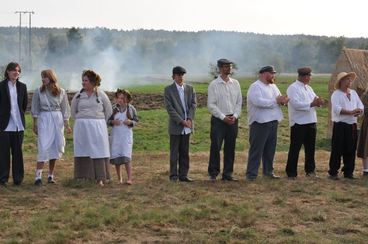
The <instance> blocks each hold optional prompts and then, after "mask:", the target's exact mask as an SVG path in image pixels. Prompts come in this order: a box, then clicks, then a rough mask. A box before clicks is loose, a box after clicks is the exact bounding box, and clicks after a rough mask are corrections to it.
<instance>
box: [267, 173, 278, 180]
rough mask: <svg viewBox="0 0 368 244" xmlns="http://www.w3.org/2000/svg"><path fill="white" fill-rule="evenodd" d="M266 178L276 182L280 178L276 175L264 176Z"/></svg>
mask: <svg viewBox="0 0 368 244" xmlns="http://www.w3.org/2000/svg"><path fill="white" fill-rule="evenodd" d="M266 177H267V178H269V179H271V180H278V179H280V176H277V175H274V174H272V175H266Z"/></svg>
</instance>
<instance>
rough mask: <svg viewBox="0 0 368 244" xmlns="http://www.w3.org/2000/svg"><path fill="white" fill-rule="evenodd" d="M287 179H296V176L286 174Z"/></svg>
mask: <svg viewBox="0 0 368 244" xmlns="http://www.w3.org/2000/svg"><path fill="white" fill-rule="evenodd" d="M288 179H289V180H296V176H288Z"/></svg>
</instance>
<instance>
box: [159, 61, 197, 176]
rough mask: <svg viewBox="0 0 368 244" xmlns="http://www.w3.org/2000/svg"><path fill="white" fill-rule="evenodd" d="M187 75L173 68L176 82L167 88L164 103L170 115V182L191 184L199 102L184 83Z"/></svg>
mask: <svg viewBox="0 0 368 244" xmlns="http://www.w3.org/2000/svg"><path fill="white" fill-rule="evenodd" d="M185 73H186V70H185V69H184V68H183V67H180V66H176V67H174V68H173V70H172V78H173V80H174V82H173V83H172V84H171V85H169V86H167V87H166V88H165V98H164V101H165V107H166V110H167V112H168V114H169V135H170V180H171V181H177V180H178V179H179V181H184V182H191V181H193V180H192V179H191V178H189V177H188V171H189V136H190V133H192V131H193V119H194V114H195V109H196V107H197V101H196V95H195V91H194V89H193V87H192V86H191V85H188V84H185V83H184V74H185ZM178 163H179V173H178V167H177V165H178Z"/></svg>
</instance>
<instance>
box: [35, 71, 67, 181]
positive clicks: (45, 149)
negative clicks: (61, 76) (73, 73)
mask: <svg viewBox="0 0 368 244" xmlns="http://www.w3.org/2000/svg"><path fill="white" fill-rule="evenodd" d="M41 77H42V85H41V87H40V88H38V89H36V90H35V91H34V93H33V98H32V109H31V112H32V116H33V132H34V133H35V134H36V135H38V141H37V144H38V155H37V166H36V177H35V185H37V186H40V185H42V170H43V166H44V164H45V162H47V161H48V162H49V174H48V177H47V183H55V180H54V169H55V162H56V160H58V159H60V158H61V156H62V155H63V153H64V147H65V138H64V128H66V130H67V132H68V133H71V128H70V127H69V117H70V106H69V102H68V97H67V94H66V92H65V90H64V89H62V88H60V87H59V85H58V81H57V77H56V74H55V72H54V71H53V70H50V69H48V70H43V71H42V72H41Z"/></svg>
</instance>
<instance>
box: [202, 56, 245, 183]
mask: <svg viewBox="0 0 368 244" xmlns="http://www.w3.org/2000/svg"><path fill="white" fill-rule="evenodd" d="M232 65H233V62H231V61H229V60H227V59H224V58H223V59H219V60H218V61H217V67H218V68H219V71H220V75H219V76H218V77H217V78H216V79H215V80H213V81H212V82H211V83H210V85H209V86H208V100H207V107H208V110H209V111H210V113H211V114H212V116H211V132H210V134H211V148H210V158H209V163H208V174H209V177H210V180H211V181H215V180H216V177H217V176H218V174H219V173H220V151H221V147H222V144H223V143H224V154H223V155H224V168H223V172H222V180H226V181H234V180H236V179H235V178H234V177H233V176H232V174H233V168H234V158H235V143H236V137H237V135H238V118H239V116H240V113H241V108H242V94H241V90H240V85H239V82H238V81H237V80H235V79H233V78H231V77H230V74H231V70H232Z"/></svg>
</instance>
